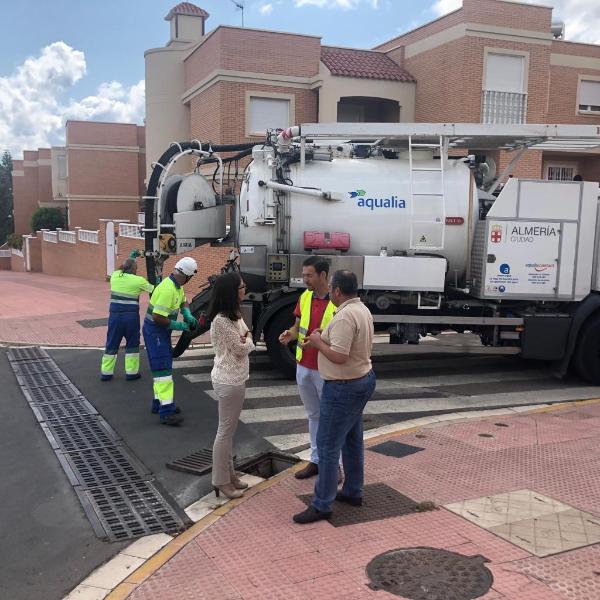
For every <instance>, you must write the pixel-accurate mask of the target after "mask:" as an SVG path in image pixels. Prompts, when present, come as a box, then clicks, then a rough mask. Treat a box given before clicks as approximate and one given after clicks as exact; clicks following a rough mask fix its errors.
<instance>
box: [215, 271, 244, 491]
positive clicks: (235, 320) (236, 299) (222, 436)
mask: <svg viewBox="0 0 600 600" xmlns="http://www.w3.org/2000/svg"><path fill="white" fill-rule="evenodd" d="M245 295H246V284H245V283H244V282H243V281H242V278H241V276H240V274H239V273H237V272H235V271H234V272H231V273H225V274H224V275H221V276H220V277H219V278H218V279H217V280H216V282H215V285H214V288H213V296H212V302H211V304H210V307H209V318H210V319H211V326H210V339H211V342H212V345H213V349H214V352H215V363H214V366H213V369H212V371H211V374H210V376H211V380H212V385H213V389H214V390H215V393H216V395H217V398H218V401H219V428H218V429H217V435H216V436H215V442H214V445H213V469H212V483H213V488H214V490H215V494H216V495H217V497H218V496H219V494H220V493H223V495H224V496H227V498H239V497H240V496H241V495H242V494H243V492H242V490H244V489H245V488H247V487H248V485H247V484H245V483H243V482H242V481H241V480H240V479H239V478H238V476H237V475H236V473H235V471H234V469H233V458H232V456H233V452H232V448H233V436H234V434H235V430H236V429H237V425H238V421H239V418H240V413H241V412H242V405H243V404H244V397H245V395H246V380H247V379H248V377H249V376H250V375H249V373H250V366H249V360H248V354H249V353H250V352H252V350H254V343H253V341H252V334H251V333H250V331H249V330H248V327H247V325H246V323H244V320H243V319H242V314H241V309H240V307H241V303H242V300H243V299H244V296H245Z"/></svg>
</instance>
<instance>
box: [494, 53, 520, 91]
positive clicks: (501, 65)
mask: <svg viewBox="0 0 600 600" xmlns="http://www.w3.org/2000/svg"><path fill="white" fill-rule="evenodd" d="M524 75H525V57H524V56H515V55H512V54H494V53H492V52H490V53H489V54H488V55H487V62H486V69H485V89H486V90H492V91H494V92H511V93H513V94H522V93H524V91H525V90H524V89H523V88H524V82H525V77H524Z"/></svg>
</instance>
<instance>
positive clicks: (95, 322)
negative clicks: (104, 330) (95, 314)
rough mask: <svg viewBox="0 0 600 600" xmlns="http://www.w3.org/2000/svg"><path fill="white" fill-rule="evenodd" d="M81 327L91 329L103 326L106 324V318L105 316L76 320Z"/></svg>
mask: <svg viewBox="0 0 600 600" xmlns="http://www.w3.org/2000/svg"><path fill="white" fill-rule="evenodd" d="M77 322H78V323H79V324H80V325H81V326H82V327H85V328H87V329H93V328H94V327H104V326H105V325H108V319H107V318H106V317H105V318H104V319H82V320H81V321H77Z"/></svg>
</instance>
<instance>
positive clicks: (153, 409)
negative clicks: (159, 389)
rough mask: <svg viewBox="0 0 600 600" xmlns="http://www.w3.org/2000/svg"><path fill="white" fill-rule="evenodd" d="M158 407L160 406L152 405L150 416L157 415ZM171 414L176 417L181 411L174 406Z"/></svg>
mask: <svg viewBox="0 0 600 600" xmlns="http://www.w3.org/2000/svg"><path fill="white" fill-rule="evenodd" d="M159 407H160V404H159V405H158V406H154V404H152V414H153V415H157V414H158V411H159V410H160V409H159ZM173 412H174V413H175V414H176V415H178V414H179V413H180V412H181V409H180V408H179V406H176V407H175V410H174V411H173Z"/></svg>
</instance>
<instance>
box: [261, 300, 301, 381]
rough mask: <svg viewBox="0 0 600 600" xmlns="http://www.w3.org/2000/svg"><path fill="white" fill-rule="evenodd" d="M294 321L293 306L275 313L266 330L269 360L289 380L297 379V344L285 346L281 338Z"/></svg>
mask: <svg viewBox="0 0 600 600" xmlns="http://www.w3.org/2000/svg"><path fill="white" fill-rule="evenodd" d="M294 321H295V317H294V305H291V306H289V307H287V308H283V309H281V310H280V311H279V312H277V313H275V316H274V317H273V318H272V319H271V320H270V321H269V324H268V326H267V329H266V330H265V342H266V344H267V353H268V354H269V358H270V359H271V362H272V363H273V366H274V367H275V368H276V369H277V370H278V371H280V372H281V373H283V375H284V376H285V377H287V378H288V379H294V378H295V377H296V356H295V353H296V342H292V343H291V344H288V345H287V346H284V345H283V344H281V343H280V342H279V336H280V335H281V332H282V331H284V330H286V329H289V328H290V327H291V326H292V325H293V324H294Z"/></svg>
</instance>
